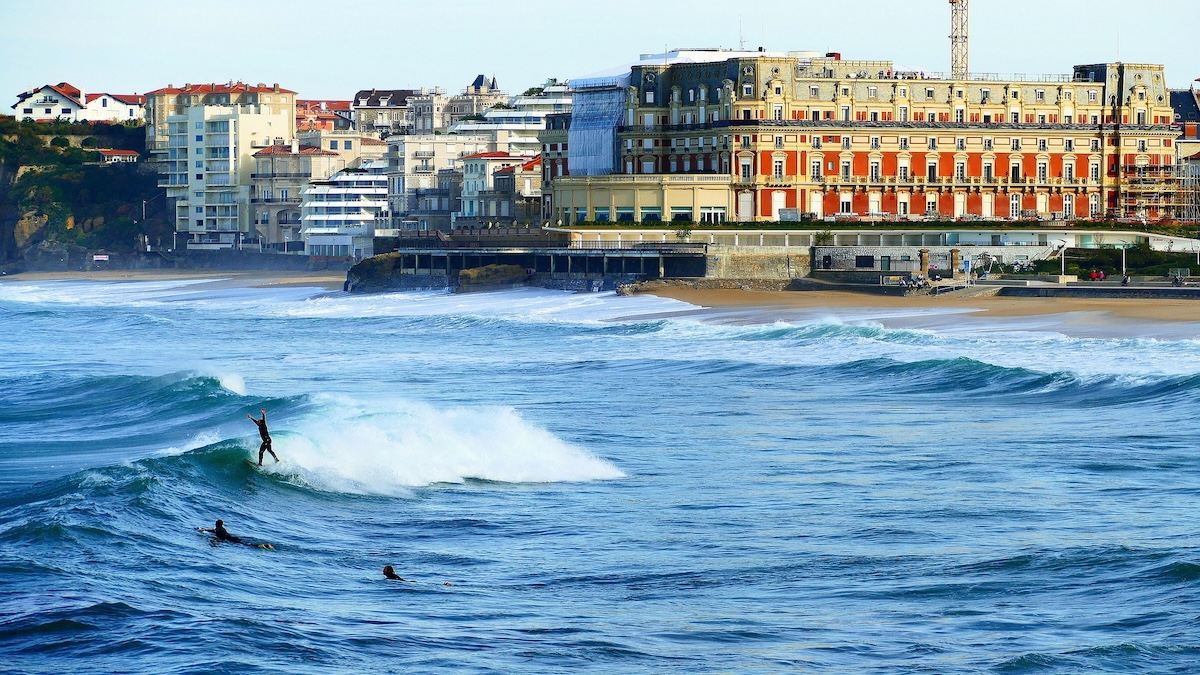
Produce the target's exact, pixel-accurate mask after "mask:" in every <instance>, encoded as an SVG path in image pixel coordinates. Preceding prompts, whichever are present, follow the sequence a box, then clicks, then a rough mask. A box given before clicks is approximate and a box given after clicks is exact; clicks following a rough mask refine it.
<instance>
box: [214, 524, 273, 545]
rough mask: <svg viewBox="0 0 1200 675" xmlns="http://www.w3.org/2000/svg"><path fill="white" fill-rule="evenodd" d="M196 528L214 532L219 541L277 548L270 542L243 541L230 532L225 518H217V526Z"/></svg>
mask: <svg viewBox="0 0 1200 675" xmlns="http://www.w3.org/2000/svg"><path fill="white" fill-rule="evenodd" d="M196 529H197V530H200V531H201V532H210V533H212V535H213V539H216V540H217V541H227V542H229V543H231V544H242V545H243V546H253V547H255V548H267V549H271V550H272V551H274V550H275V547H274V546H272V545H270V544H253V543H250V542H248V541H242V538H241V537H235V536H233V535H232V534H229V530H227V529H225V521H223V520H217V523H216V526H215V527H212V528H208V527H197V528H196Z"/></svg>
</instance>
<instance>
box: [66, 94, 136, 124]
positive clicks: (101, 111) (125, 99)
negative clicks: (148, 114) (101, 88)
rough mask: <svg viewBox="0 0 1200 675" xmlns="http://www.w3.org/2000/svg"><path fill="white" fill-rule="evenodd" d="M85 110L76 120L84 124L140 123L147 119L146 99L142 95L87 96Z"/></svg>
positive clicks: (81, 111) (80, 112)
mask: <svg viewBox="0 0 1200 675" xmlns="http://www.w3.org/2000/svg"><path fill="white" fill-rule="evenodd" d="M84 101H85V106H86V107H85V108H84V109H83V110H80V111H79V113H78V115H77V116H76V120H77V121H80V122H83V121H87V122H131V121H137V122H140V121H142V119H143V118H144V117H145V109H146V97H145V96H142V95H140V94H87V95H86V96H85V97H84Z"/></svg>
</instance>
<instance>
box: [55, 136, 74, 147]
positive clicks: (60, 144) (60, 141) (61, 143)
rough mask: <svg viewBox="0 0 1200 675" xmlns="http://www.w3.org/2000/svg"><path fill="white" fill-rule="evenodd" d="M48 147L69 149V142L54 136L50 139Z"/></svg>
mask: <svg viewBox="0 0 1200 675" xmlns="http://www.w3.org/2000/svg"><path fill="white" fill-rule="evenodd" d="M50 147H54V148H69V147H71V141H68V140H67V138H66V137H65V136H55V137H54V138H51V139H50Z"/></svg>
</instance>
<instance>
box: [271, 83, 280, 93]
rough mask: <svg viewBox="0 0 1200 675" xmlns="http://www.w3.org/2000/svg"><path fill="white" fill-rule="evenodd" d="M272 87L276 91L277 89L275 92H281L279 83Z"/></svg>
mask: <svg viewBox="0 0 1200 675" xmlns="http://www.w3.org/2000/svg"><path fill="white" fill-rule="evenodd" d="M272 86H273V87H274V89H275V91H276V92H278V91H279V83H278V82H276V83H275V84H274V85H272Z"/></svg>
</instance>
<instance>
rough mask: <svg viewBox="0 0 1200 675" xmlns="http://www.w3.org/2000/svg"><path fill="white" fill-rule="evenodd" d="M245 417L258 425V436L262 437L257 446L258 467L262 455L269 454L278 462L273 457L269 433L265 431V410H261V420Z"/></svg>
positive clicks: (260, 464) (260, 463)
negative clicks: (260, 442)
mask: <svg viewBox="0 0 1200 675" xmlns="http://www.w3.org/2000/svg"><path fill="white" fill-rule="evenodd" d="M246 417H249V418H250V421H251V422H254V423H255V424H256V425H258V435H259V436H261V437H262V444H261V445H259V446H258V465H259V466H262V461H263V453H265V452H269V453H271V456H272V457H275V461H276V462H278V461H279V457H276V456H275V451H274V450H272V449H271V432H269V431H267V409H266V408H263V409H262V419H254V415H251V414H250V413H246Z"/></svg>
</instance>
